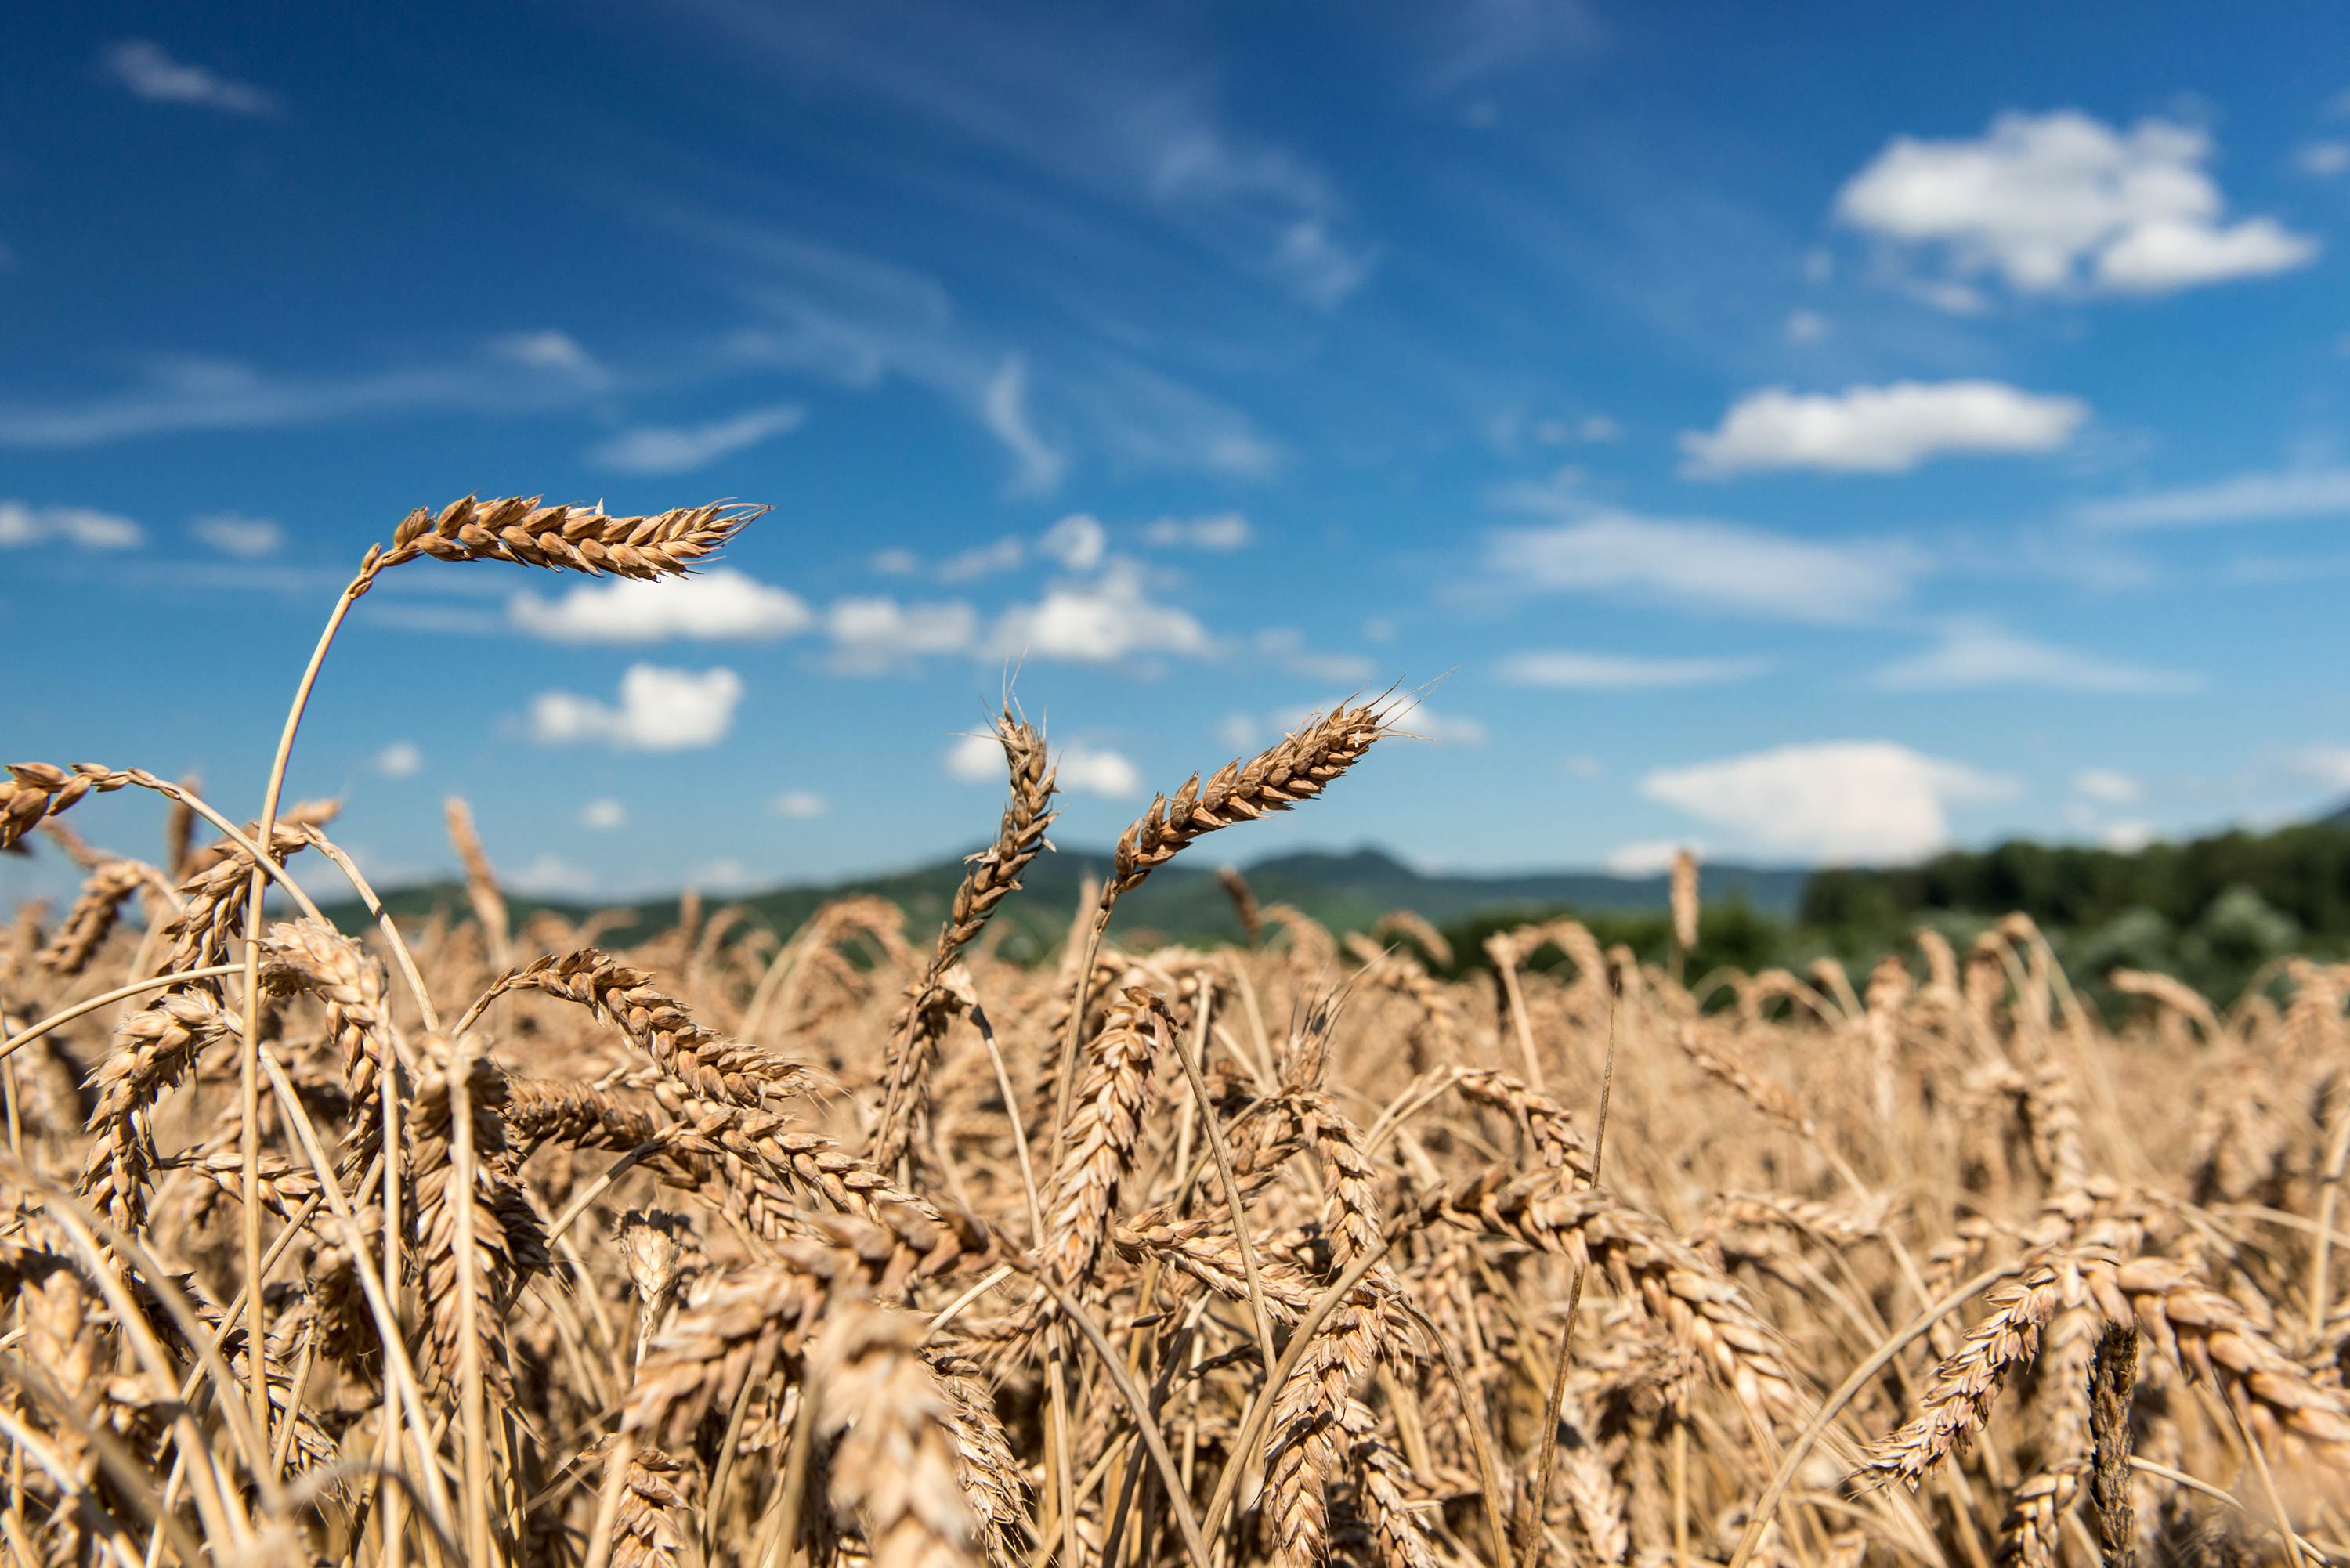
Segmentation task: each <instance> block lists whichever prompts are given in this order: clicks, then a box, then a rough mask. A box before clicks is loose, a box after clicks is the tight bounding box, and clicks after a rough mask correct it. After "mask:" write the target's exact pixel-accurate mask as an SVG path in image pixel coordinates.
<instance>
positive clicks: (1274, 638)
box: [1251, 626, 1377, 681]
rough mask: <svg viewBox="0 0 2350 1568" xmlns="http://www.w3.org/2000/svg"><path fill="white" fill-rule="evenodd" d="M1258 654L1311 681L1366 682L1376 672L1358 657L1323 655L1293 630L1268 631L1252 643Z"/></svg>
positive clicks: (1370, 663)
mask: <svg viewBox="0 0 2350 1568" xmlns="http://www.w3.org/2000/svg"><path fill="white" fill-rule="evenodd" d="M1251 646H1253V648H1254V649H1256V651H1257V652H1258V654H1260V655H1261V656H1263V658H1265V659H1270V660H1272V661H1273V662H1274V663H1276V664H1278V665H1279V666H1280V667H1281V668H1282V669H1283V670H1285V671H1287V672H1288V673H1289V674H1292V675H1303V676H1305V678H1306V679H1308V680H1329V681H1345V680H1369V679H1370V678H1371V674H1372V672H1373V671H1374V670H1376V669H1377V666H1375V665H1374V664H1373V663H1372V662H1371V661H1370V660H1369V659H1366V658H1364V657H1363V656H1362V655H1361V654H1358V653H1324V652H1316V651H1315V649H1310V648H1308V647H1306V646H1305V633H1304V632H1303V631H1300V630H1299V629H1298V628H1295V627H1294V626H1277V627H1268V628H1266V629H1264V630H1263V631H1261V632H1258V633H1257V634H1256V636H1255V637H1254V638H1253V639H1251Z"/></svg>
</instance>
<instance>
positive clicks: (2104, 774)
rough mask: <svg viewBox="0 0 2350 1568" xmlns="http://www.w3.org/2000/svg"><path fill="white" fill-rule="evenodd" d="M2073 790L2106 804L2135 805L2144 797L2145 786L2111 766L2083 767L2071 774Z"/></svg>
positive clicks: (2075, 792)
mask: <svg viewBox="0 0 2350 1568" xmlns="http://www.w3.org/2000/svg"><path fill="white" fill-rule="evenodd" d="M2073 792H2074V794H2082V795H2086V796H2087V797H2088V798H2089V799H2091V800H2094V801H2102V802H2103V803H2104V804H2106V805H2137V803H2138V802H2139V801H2141V800H2144V799H2145V798H2146V786H2145V785H2144V784H2140V783H2138V782H2137V780H2136V779H2134V778H2132V777H2130V776H2129V774H2126V773H2121V772H2118V771H2116V770H2115V769H2113V768H2083V769H2082V770H2081V771H2080V772H2079V773H2076V774H2074V775H2073Z"/></svg>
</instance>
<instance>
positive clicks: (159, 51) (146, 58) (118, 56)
mask: <svg viewBox="0 0 2350 1568" xmlns="http://www.w3.org/2000/svg"><path fill="white" fill-rule="evenodd" d="M103 62H104V64H105V67H106V71H107V74H108V75H109V76H110V77H112V78H114V79H115V80H116V81H118V82H120V83H121V84H122V85H123V86H124V87H126V88H130V95H131V96H132V97H133V98H140V99H146V100H147V101H148V102H149V103H184V104H192V105H195V106H196V107H197V108H200V109H219V110H221V111H222V112H223V113H225V114H246V115H262V114H269V113H271V112H273V111H275V110H276V108H277V100H276V99H275V98H273V97H271V96H270V95H269V94H268V93H266V92H264V91H263V90H262V89H261V88H257V87H253V86H250V85H248V84H246V83H244V82H238V81H231V80H229V79H228V78H225V77H223V76H219V75H216V74H215V73H213V72H212V71H208V70H206V69H205V68H204V67H202V66H187V65H182V64H181V63H180V62H179V61H177V60H175V59H173V58H172V57H171V55H170V53H169V52H168V51H166V50H165V49H164V47H163V46H162V45H161V44H158V43H156V42H154V41H153V40H151V39H148V38H133V39H131V40H130V41H129V42H128V43H122V44H117V45H115V46H114V47H112V48H110V49H109V50H107V51H106V54H105V56H104V57H103Z"/></svg>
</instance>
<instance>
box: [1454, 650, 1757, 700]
mask: <svg viewBox="0 0 2350 1568" xmlns="http://www.w3.org/2000/svg"><path fill="white" fill-rule="evenodd" d="M1770 668H1771V661H1770V660H1769V659H1648V658H1641V657H1638V656H1633V655H1627V654H1620V653H1586V652H1581V651H1577V650H1575V649H1564V648H1544V649H1528V650H1527V651H1525V652H1523V653H1513V654H1511V655H1509V656H1508V657H1506V658H1504V659H1503V660H1502V661H1501V662H1500V663H1499V664H1498V665H1496V666H1495V667H1494V670H1493V673H1494V675H1495V677H1496V678H1497V679H1498V680H1501V681H1502V682H1503V684H1504V685H1507V686H1543V687H1553V688H1556V689H1558V690H1562V691H1658V690H1661V689H1663V688H1667V687H1673V686H1711V685H1714V684H1716V683H1719V682H1722V681H1729V680H1752V679H1753V678H1754V677H1755V676H1757V675H1760V674H1762V673H1763V671H1764V670H1769V669H1770Z"/></svg>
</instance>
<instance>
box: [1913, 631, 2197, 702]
mask: <svg viewBox="0 0 2350 1568" xmlns="http://www.w3.org/2000/svg"><path fill="white" fill-rule="evenodd" d="M1873 683H1874V684H1876V685H1877V686H1880V687H1882V688H1884V689H1885V690H1887V691H1974V690H1981V689H1983V688H1987V687H1995V686H2016V687H2037V688H2040V689H2042V690H2043V691H2090V692H2107V693H2114V694H2125V693H2130V694H2138V695H2155V694H2160V693H2175V692H2182V691H2199V690H2200V689H2201V688H2202V686H2203V685H2204V680H2203V678H2202V677H2201V676H2199V675H2195V674H2191V673H2189V672H2187V671H2184V670H2148V669H2145V668H2143V667H2141V666H2138V665H2135V664H2126V663H2123V662H2121V661H2120V660H2117V659H2103V658H2099V657H2098V656H2097V655H2095V654H2093V653H2085V652H2083V651H2082V650H2080V649H2072V648H2060V647H2058V646H2057V645H2055V644H2054V643H2048V642H2042V641H2040V640H2039V639H2036V638H2030V637H2025V636H2022V634H2020V633H2017V632H2012V631H2009V630H2007V629H2006V628H2003V627H2002V626H2000V625H1998V624H1997V623H1995V622H1992V621H1988V620H1979V619H1970V620H1961V621H1956V622H1953V623H1952V624H1950V626H1948V627H1946V628H1944V629H1943V632H1942V636H1941V639H1940V640H1939V642H1938V643H1937V644H1936V645H1935V646H1934V647H1932V648H1930V649H1927V650H1926V651H1925V652H1923V653H1920V654H1917V655H1914V656H1912V657H1910V658H1908V659H1898V660H1897V661H1895V662H1894V663H1892V664H1888V665H1887V666H1886V667H1885V668H1884V669H1882V670H1878V671H1877V674H1876V676H1875V677H1874V681H1873Z"/></svg>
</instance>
